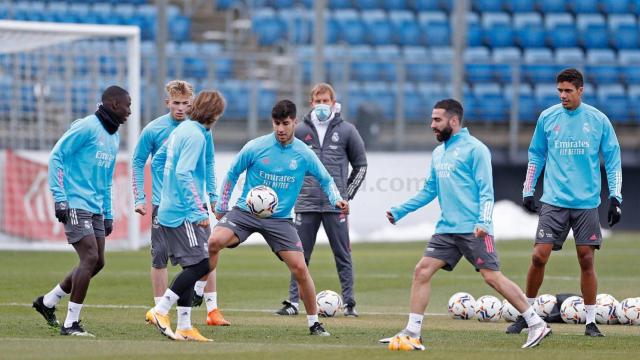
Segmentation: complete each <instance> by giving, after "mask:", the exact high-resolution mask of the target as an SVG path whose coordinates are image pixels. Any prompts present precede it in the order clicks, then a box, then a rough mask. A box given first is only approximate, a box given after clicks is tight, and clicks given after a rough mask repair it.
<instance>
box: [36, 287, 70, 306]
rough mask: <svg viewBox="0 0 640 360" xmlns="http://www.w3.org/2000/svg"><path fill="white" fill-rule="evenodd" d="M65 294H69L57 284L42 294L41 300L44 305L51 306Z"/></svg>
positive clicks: (56, 303)
mask: <svg viewBox="0 0 640 360" xmlns="http://www.w3.org/2000/svg"><path fill="white" fill-rule="evenodd" d="M67 295H69V294H67V293H66V292H64V290H62V288H61V287H60V284H58V285H56V286H55V287H54V288H53V289H51V291H49V292H48V293H46V294H45V295H44V298H43V299H42V302H43V303H44V306H46V307H48V308H52V307H54V306H56V305H58V303H59V302H60V300H62V298H63V297H65V296H67Z"/></svg>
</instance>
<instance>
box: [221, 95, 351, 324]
mask: <svg viewBox="0 0 640 360" xmlns="http://www.w3.org/2000/svg"><path fill="white" fill-rule="evenodd" d="M271 119H272V123H273V133H270V134H268V135H264V136H261V137H259V138H256V139H254V140H251V141H250V142H248V143H247V144H246V145H245V146H244V147H243V148H242V150H241V151H240V153H238V156H237V157H236V159H235V160H234V162H233V163H232V165H231V168H230V169H229V172H228V174H227V177H226V178H225V180H224V183H223V186H222V190H221V193H220V200H219V201H218V204H217V206H216V218H217V219H219V220H220V221H219V222H218V224H217V225H216V227H215V228H214V230H213V235H212V236H211V238H210V239H209V259H210V262H211V269H215V268H216V266H217V263H218V256H219V253H220V251H221V250H222V249H224V248H227V247H235V246H238V245H239V244H240V243H242V242H244V241H245V240H246V239H247V238H248V237H249V235H251V234H252V233H254V232H259V233H260V234H262V235H263V236H264V238H265V240H266V241H267V244H269V246H270V247H271V250H272V251H273V252H274V253H275V254H276V255H277V256H278V258H279V259H280V260H282V261H284V263H285V264H286V265H287V267H288V268H289V270H290V271H291V273H292V274H293V276H294V277H295V279H296V281H297V282H298V287H299V288H300V292H301V298H302V300H303V302H304V305H305V309H306V312H307V321H308V325H309V329H310V333H311V335H320V336H329V333H328V332H326V331H325V330H324V328H323V327H322V324H321V323H320V322H319V321H318V308H317V305H316V302H315V299H316V291H315V286H314V284H313V279H312V278H311V275H310V274H309V270H308V268H307V265H306V264H305V261H304V255H303V252H302V251H303V250H302V243H301V241H300V238H299V237H298V233H297V232H296V229H295V227H294V225H293V222H292V209H293V205H294V203H295V201H296V198H297V197H298V194H299V193H300V189H301V188H302V184H303V182H304V179H305V174H306V173H307V172H308V173H310V174H311V175H313V176H314V177H315V178H316V179H318V180H319V182H320V186H321V187H322V190H323V191H324V193H325V194H326V195H327V197H328V199H329V202H330V203H331V206H335V207H337V208H339V209H340V210H342V211H343V213H347V212H348V211H349V204H348V203H347V202H346V201H345V200H343V199H342V197H341V196H340V192H339V191H338V189H337V187H336V184H335V183H334V181H333V178H331V175H329V173H328V172H327V170H326V169H325V168H324V166H323V165H322V163H321V162H320V160H319V159H318V157H317V156H316V154H315V153H314V152H313V151H312V150H311V149H309V148H308V147H307V145H306V144H305V143H303V142H302V141H300V140H298V139H296V138H295V137H294V129H295V126H296V123H297V121H296V106H295V104H294V103H292V102H291V101H289V100H282V101H279V102H278V103H276V104H275V106H274V107H273V109H272V111H271ZM245 171H246V179H245V184H244V188H243V190H242V196H241V197H240V199H239V200H238V201H237V203H236V206H235V207H234V208H233V209H231V210H229V208H228V206H229V197H230V196H231V193H232V192H233V188H234V187H235V185H236V182H237V181H238V177H239V176H240V174H242V173H243V172H245ZM258 185H266V186H269V187H271V188H272V189H273V190H274V191H275V192H276V193H277V195H278V200H279V202H278V206H277V208H276V210H275V212H274V213H273V215H272V216H271V217H270V218H265V219H261V218H258V217H257V216H256V215H254V214H252V213H251V212H249V210H248V209H247V205H246V202H245V199H246V196H247V193H248V192H249V190H251V189H252V188H253V187H255V186H258ZM223 216H224V217H223Z"/></svg>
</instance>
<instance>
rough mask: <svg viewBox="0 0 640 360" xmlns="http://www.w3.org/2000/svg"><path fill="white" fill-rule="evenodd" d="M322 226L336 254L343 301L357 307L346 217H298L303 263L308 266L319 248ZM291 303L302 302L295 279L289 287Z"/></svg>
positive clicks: (342, 215) (302, 214)
mask: <svg viewBox="0 0 640 360" xmlns="http://www.w3.org/2000/svg"><path fill="white" fill-rule="evenodd" d="M320 223H322V226H324V231H325V232H326V233H327V237H328V238H329V244H330V245H331V251H333V257H334V259H335V261H336V269H337V270H338V278H339V279H340V286H341V287H342V299H343V301H344V303H345V304H354V305H355V297H354V294H353V281H354V280H353V263H352V261H351V243H350V241H349V221H348V219H347V215H345V214H341V213H329V212H324V213H321V212H303V213H298V214H296V218H295V225H296V230H297V231H298V236H299V237H300V240H301V241H302V248H303V250H304V260H305V261H306V263H307V265H309V262H310V261H311V253H312V252H313V247H314V246H315V244H316V236H317V235H318V229H319V228H320ZM289 300H290V301H291V302H296V303H297V302H298V301H299V294H298V286H297V285H296V281H295V279H294V278H293V276H292V277H291V283H290V284H289Z"/></svg>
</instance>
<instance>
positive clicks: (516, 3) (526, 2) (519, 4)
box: [505, 0, 535, 13]
mask: <svg viewBox="0 0 640 360" xmlns="http://www.w3.org/2000/svg"><path fill="white" fill-rule="evenodd" d="M505 5H506V7H507V9H508V10H509V11H510V12H512V13H520V12H533V11H535V2H534V1H531V0H511V1H507V2H506V3H505Z"/></svg>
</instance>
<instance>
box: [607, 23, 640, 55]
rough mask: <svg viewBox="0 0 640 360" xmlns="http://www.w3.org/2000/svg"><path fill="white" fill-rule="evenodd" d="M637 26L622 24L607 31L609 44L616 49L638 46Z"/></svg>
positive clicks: (639, 42) (639, 43) (639, 39)
mask: <svg viewBox="0 0 640 360" xmlns="http://www.w3.org/2000/svg"><path fill="white" fill-rule="evenodd" d="M638 31H639V29H638V27H637V26H634V25H623V26H620V27H619V28H618V29H617V30H615V31H611V32H610V33H609V39H610V42H611V46H612V47H613V48H615V49H617V50H622V49H637V48H638V46H640V37H639V36H638Z"/></svg>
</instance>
